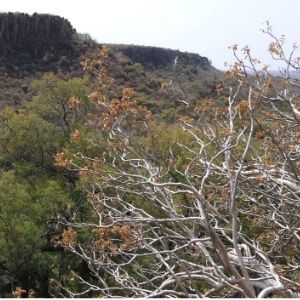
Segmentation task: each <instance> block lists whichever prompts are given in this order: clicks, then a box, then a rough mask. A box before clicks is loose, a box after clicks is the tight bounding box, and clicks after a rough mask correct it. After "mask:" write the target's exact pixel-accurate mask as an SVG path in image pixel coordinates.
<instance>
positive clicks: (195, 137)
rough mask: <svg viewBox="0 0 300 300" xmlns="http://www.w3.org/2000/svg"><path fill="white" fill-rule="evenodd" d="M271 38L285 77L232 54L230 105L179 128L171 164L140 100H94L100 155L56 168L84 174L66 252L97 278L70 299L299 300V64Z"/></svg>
mask: <svg viewBox="0 0 300 300" xmlns="http://www.w3.org/2000/svg"><path fill="white" fill-rule="evenodd" d="M265 32H266V33H267V34H268V35H269V36H271V37H272V38H273V42H272V43H271V44H270V47H269V51H270V53H271V55H272V56H273V57H274V58H275V59H276V60H280V61H281V62H284V63H285V68H284V70H282V75H281V76H279V77H274V76H272V74H270V73H269V72H268V69H267V68H263V69H259V70H258V61H257V60H255V59H254V58H252V56H251V51H250V49H249V48H248V47H245V48H243V49H242V55H243V56H242V57H243V58H242V59H241V58H240V57H239V55H238V50H237V46H233V47H232V49H233V52H234V55H235V57H236V59H237V61H236V63H235V64H234V65H233V66H232V67H231V69H230V70H229V71H228V76H229V77H231V83H232V82H234V84H232V86H231V87H230V88H229V91H227V90H226V87H225V88H224V95H225V94H226V95H228V94H229V96H226V97H225V96H222V92H223V88H221V87H218V89H219V90H218V92H219V94H220V97H219V99H208V100H206V101H203V102H201V103H199V104H198V105H197V106H196V107H195V113H194V116H197V117H182V118H180V120H179V123H178V126H179V127H180V128H181V130H182V132H181V133H180V134H179V135H178V136H179V137H180V138H178V139H177V141H176V143H173V144H172V142H171V137H170V140H169V141H168V140H166V141H165V143H168V142H169V143H170V146H169V147H166V149H167V150H168V151H166V153H163V155H162V153H161V152H159V149H158V148H159V147H158V144H159V143H160V140H159V139H160V138H162V137H161V136H158V135H157V131H156V130H155V125H153V121H152V116H151V114H150V112H149V111H148V110H147V109H145V108H143V107H139V106H138V105H136V104H135V103H134V102H133V101H132V99H131V98H132V95H133V91H132V90H131V89H125V90H124V91H123V97H122V99H120V100H113V101H111V102H109V103H107V102H106V103H103V102H101V101H100V100H99V99H100V97H101V93H99V94H97V95H96V96H95V95H94V96H95V97H94V98H95V99H94V101H95V103H96V104H95V113H94V115H93V116H91V117H90V123H91V124H92V126H93V132H94V135H93V136H88V137H86V139H88V140H89V149H92V151H90V152H88V151H87V152H86V153H85V152H83V151H81V152H78V153H76V154H74V155H71V156H70V155H69V154H68V153H66V152H62V153H58V154H57V156H56V162H57V164H58V165H61V166H68V167H69V168H74V169H76V170H79V171H80V174H81V178H82V185H83V186H84V187H85V188H86V191H87V203H86V205H87V206H89V207H90V208H91V209H90V214H89V215H88V216H85V217H84V219H82V218H83V217H82V216H80V217H79V215H78V214H77V215H75V214H74V216H73V219H72V221H67V220H61V223H62V224H63V225H64V226H65V227H66V230H65V231H64V234H63V239H62V243H63V244H64V246H65V247H66V248H67V249H68V250H69V251H71V252H73V253H74V254H75V255H77V256H78V257H80V258H81V259H82V260H84V261H85V262H86V263H87V264H88V266H89V269H90V271H91V273H92V277H93V280H92V281H88V280H86V279H85V278H83V277H82V276H80V274H75V273H74V274H73V275H74V278H76V280H77V281H78V283H79V284H81V285H82V287H85V288H84V289H82V290H81V292H75V291H71V290H70V289H68V288H66V287H64V288H63V291H64V292H65V293H67V294H68V295H70V296H80V295H84V294H86V293H88V292H91V291H93V292H95V293H96V294H98V295H101V296H108V297H112V296H127V297H129V296H130V297H131V296H133V297H216V296H218V297H250V298H254V297H259V298H263V297H268V296H270V295H273V296H274V295H275V296H279V297H300V283H299V272H300V270H299V262H300V255H299V242H300V227H299V226H300V223H299V222H300V221H299V220H300V218H299V207H300V193H299V192H300V182H299V176H300V173H299V166H300V161H299V154H300V153H299V137H300V131H299V123H298V122H299V119H298V114H299V112H298V109H297V100H298V99H300V98H299V94H298V93H299V79H298V77H297V76H295V73H294V72H292V71H293V70H294V71H297V70H298V69H299V67H300V66H299V61H300V59H299V58H293V53H294V50H295V49H296V48H294V49H293V51H292V52H291V54H290V55H288V56H287V55H286V54H285V53H284V51H283V39H277V38H276V37H275V36H274V35H273V33H272V30H271V27H270V26H268V27H267V30H266V31H265ZM97 97H99V99H98V98H97ZM97 99H98V100H97ZM207 115H209V116H210V118H209V119H208V121H206V120H207ZM77 134H78V132H77ZM81 138H82V139H83V138H85V137H81ZM171 144H172V145H171ZM88 153H89V154H88ZM91 153H93V154H91ZM95 153H96V154H95Z"/></svg>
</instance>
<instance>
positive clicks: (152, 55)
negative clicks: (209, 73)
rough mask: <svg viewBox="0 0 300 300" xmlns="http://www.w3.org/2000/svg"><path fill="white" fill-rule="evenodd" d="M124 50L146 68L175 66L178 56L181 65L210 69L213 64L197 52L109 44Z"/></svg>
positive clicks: (121, 50)
mask: <svg viewBox="0 0 300 300" xmlns="http://www.w3.org/2000/svg"><path fill="white" fill-rule="evenodd" d="M108 46H111V47H112V48H114V49H116V50H118V51H120V52H122V54H124V55H126V56H127V57H128V58H130V59H131V60H132V61H133V62H135V63H140V64H141V65H143V66H144V67H145V68H146V69H150V70H151V69H152V70H153V69H157V68H168V67H170V66H173V64H174V60H175V58H176V57H177V56H178V63H180V64H181V65H194V66H198V67H200V68H201V69H209V68H210V67H211V64H210V62H209V60H208V59H207V58H206V57H203V56H200V55H199V54H195V53H187V52H180V51H176V50H171V49H164V48H158V47H145V46H133V45H108Z"/></svg>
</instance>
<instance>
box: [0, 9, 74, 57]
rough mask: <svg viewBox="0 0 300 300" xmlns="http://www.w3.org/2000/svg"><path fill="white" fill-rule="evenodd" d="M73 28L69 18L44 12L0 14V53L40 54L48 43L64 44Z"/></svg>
mask: <svg viewBox="0 0 300 300" xmlns="http://www.w3.org/2000/svg"><path fill="white" fill-rule="evenodd" d="M74 32H75V29H74V28H73V27H72V25H71V24H70V22H69V21H68V20H66V19H64V18H61V17H58V16H52V15H47V14H36V13H34V14H33V15H28V14H24V13H11V12H9V13H1V14H0V55H5V56H7V55H14V54H15V53H20V52H22V53H30V54H32V55H34V56H38V55H42V54H44V52H45V50H46V49H49V48H50V47H60V46H64V45H66V44H67V43H68V42H69V41H70V40H71V39H72V34H73V33H74Z"/></svg>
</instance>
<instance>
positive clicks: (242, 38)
mask: <svg viewBox="0 0 300 300" xmlns="http://www.w3.org/2000/svg"><path fill="white" fill-rule="evenodd" d="M0 11H13V12H16V11H18V12H27V13H33V12H39V13H50V14H57V15H60V16H63V17H65V18H67V19H68V20H69V21H70V22H71V23H72V25H73V26H74V27H75V28H76V29H77V31H78V32H81V33H89V34H90V35H91V36H92V37H93V38H95V39H96V40H97V41H98V42H107V43H123V44H137V45H147V46H160V47H166V48H172V49H179V50H181V51H189V52H195V53H199V54H200V55H202V56H206V57H208V58H209V59H210V60H212V63H213V65H214V66H215V67H217V68H219V69H223V68H224V62H225V61H230V60H231V58H232V55H231V53H230V51H229V50H228V46H229V45H231V44H233V43H238V44H239V45H241V46H245V45H248V46H250V47H251V48H252V49H253V50H255V51H254V53H255V55H256V56H257V57H258V58H260V59H262V60H263V61H264V62H266V63H270V59H269V58H268V56H267V54H266V49H267V45H268V43H269V39H268V38H267V37H266V36H264V35H263V34H262V33H261V32H260V29H261V28H263V24H264V23H265V21H266V20H269V21H270V23H271V24H272V27H273V30H274V33H275V34H276V35H281V34H285V36H286V37H287V41H288V42H291V43H292V42H299V44H300V22H299V12H300V1H298V0H98V1H97V0H81V1H79V0H76V1H71V0H51V1H50V0H46V1H41V0H0Z"/></svg>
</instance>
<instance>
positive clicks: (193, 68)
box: [0, 13, 220, 110]
mask: <svg viewBox="0 0 300 300" xmlns="http://www.w3.org/2000/svg"><path fill="white" fill-rule="evenodd" d="M106 45H107V46H109V47H110V48H111V49H112V51H113V58H114V62H112V65H113V67H112V68H111V70H110V72H111V73H112V74H111V76H112V77H114V78H116V79H117V83H118V84H121V85H123V84H124V85H126V86H130V87H134V88H135V89H136V91H137V92H138V93H139V94H140V96H141V97H140V102H141V103H142V104H145V105H147V106H148V107H149V108H153V109H156V110H157V109H159V108H163V107H173V106H174V105H175V103H174V101H175V99H176V98H178V97H179V98H180V97H185V98H186V97H187V95H188V97H190V98H191V99H194V98H197V97H199V96H203V95H205V94H207V93H210V92H211V89H213V87H214V85H213V84H212V82H213V81H215V79H216V78H217V77H219V76H220V72H218V71H217V70H216V69H214V68H213V67H212V66H211V64H210V62H209V60H208V59H207V58H206V57H202V56H200V55H198V54H193V53H183V52H180V51H177V50H171V49H163V48H157V47H145V46H134V45H116V44H106ZM102 46H103V45H101V44H98V43H96V42H95V41H93V40H92V39H91V38H90V37H89V36H88V35H86V34H80V33H77V32H76V30H75V29H74V28H73V27H72V25H71V24H70V22H69V21H68V20H66V19H64V18H61V17H58V16H52V15H47V14H43V15H40V14H33V15H32V16H29V15H27V14H23V13H1V14H0V107H4V106H6V105H9V106H18V105H19V104H20V103H22V102H23V101H26V100H30V99H31V97H32V92H31V88H30V86H31V82H32V80H34V79H37V78H41V77H42V76H43V74H45V73H47V72H53V73H55V74H58V75H59V76H60V77H62V78H74V77H78V76H82V75H83V72H82V69H81V67H80V61H82V60H83V59H84V58H85V57H87V56H92V55H93V53H95V52H96V51H97V50H98V49H99V48H101V47H102ZM176 57H177V62H178V63H177V65H176V68H175V69H174V61H175V58H176ZM170 81H172V83H173V86H172V92H171V93H170V91H169V90H168V91H167V92H166V88H167V87H170ZM179 84H180V85H181V87H179ZM182 90H184V92H183V93H182ZM159 101H163V102H164V103H163V104H162V103H159ZM166 101H167V102H166ZM177 105H178V103H177Z"/></svg>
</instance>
